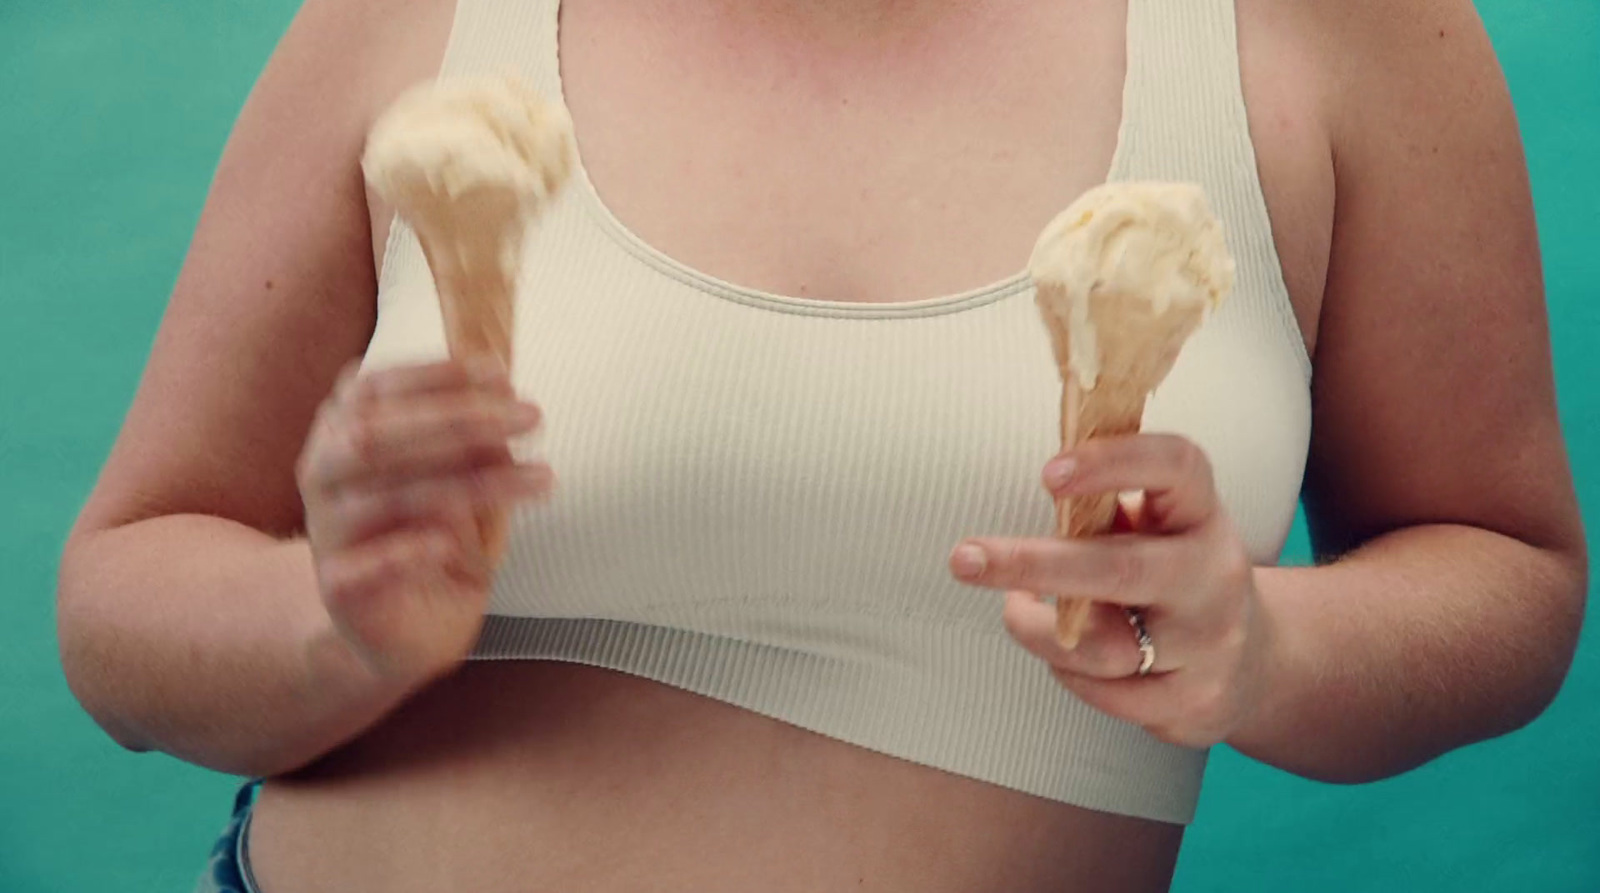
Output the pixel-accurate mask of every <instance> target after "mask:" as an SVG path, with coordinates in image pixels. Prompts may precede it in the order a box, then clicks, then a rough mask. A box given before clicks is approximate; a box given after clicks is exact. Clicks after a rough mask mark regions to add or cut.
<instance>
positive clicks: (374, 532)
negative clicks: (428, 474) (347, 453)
mask: <svg viewBox="0 0 1600 893" xmlns="http://www.w3.org/2000/svg"><path fill="white" fill-rule="evenodd" d="M554 484H555V475H554V473H553V472H552V471H551V470H550V466H548V465H546V464H544V463H542V462H540V463H532V464H528V465H513V466H506V467H499V468H484V469H476V470H472V471H465V472H458V473H455V474H449V475H441V476H437V477H432V478H424V479H422V480H417V481H411V482H409V483H406V484H403V485H400V486H396V487H383V488H373V489H363V490H352V491H349V492H347V493H345V494H342V495H341V497H340V499H339V501H338V504H337V510H338V517H339V522H338V523H339V525H340V527H341V528H342V530H343V536H342V537H340V538H341V539H342V540H343V541H345V542H352V543H354V542H362V541H364V540H367V539H371V538H373V537H377V536H381V535H384V534H386V533H388V532H390V531H392V530H395V529H398V528H402V527H408V526H413V525H415V524H417V523H419V522H429V521H432V522H438V521H440V520H441V519H452V524H451V527H452V530H453V531H454V533H456V534H457V535H458V536H459V537H461V542H462V543H463V544H466V543H476V542H477V527H476V521H475V517H476V513H477V512H480V511H485V510H490V509H501V508H508V507H510V506H512V505H514V504H516V503H519V502H525V501H528V500H532V499H538V498H541V497H544V496H546V495H548V494H549V492H550V491H551V489H553V487H554ZM463 517H464V518H465V520H464V521H463V520H461V519H462V518H463Z"/></svg>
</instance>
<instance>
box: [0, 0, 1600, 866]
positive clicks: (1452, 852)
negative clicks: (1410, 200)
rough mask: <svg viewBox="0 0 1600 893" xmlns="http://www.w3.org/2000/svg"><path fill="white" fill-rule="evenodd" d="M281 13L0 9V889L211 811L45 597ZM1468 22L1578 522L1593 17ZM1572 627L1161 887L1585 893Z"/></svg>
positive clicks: (1255, 771) (1593, 819) (1500, 2)
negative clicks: (1525, 184) (1348, 773)
mask: <svg viewBox="0 0 1600 893" xmlns="http://www.w3.org/2000/svg"><path fill="white" fill-rule="evenodd" d="M295 6H296V3H295V2H293V0H255V2H249V3H247V2H242V0H209V2H199V0H165V2H161V0H147V2H143V3H108V2H98V3H96V2H81V0H80V2H73V0H57V2H47V0H37V2H24V0H0V383H3V385H0V506H3V508H0V569H3V572H4V580H5V581H6V582H5V585H4V588H3V589H0V893H44V891H53V893H54V891H73V893H79V891H83V893H87V891H95V890H117V891H124V893H140V891H150V893H155V891H187V890H188V889H189V888H190V886H191V884H192V883H193V880H194V878H195V876H196V874H197V872H198V871H199V869H200V868H201V866H202V864H203V863H204V861H205V858H206V855H207V850H208V848H209V846H210V844H211V840H212V837H213V836H214V835H215V834H216V832H217V831H218V830H220V828H221V827H222V825H223V823H224V821H225V819H226V813H227V811H228V808H229V806H230V797H231V794H232V790H233V787H234V780H233V779H230V778H227V777H224V776H219V775H215V774H212V773H209V772H206V771H203V770H200V769H196V768H193V767H190V766H187V765H185V764H183V763H180V762H178V761H176V760H173V759H170V758H167V757H164V756H158V755H143V756H134V755H130V754H127V753H124V752H122V751H120V750H119V749H117V748H116V747H115V746H114V745H113V744H112V743H111V742H110V741H109V740H108V739H107V738H106V737H105V736H104V735H103V734H101V733H100V732H99V731H98V729H97V728H96V727H95V726H94V725H93V724H92V723H91V722H90V721H89V719H88V718H87V717H86V716H85V715H84V714H83V713H82V712H81V711H80V710H79V709H78V707H77V705H76V704H75V702H74V701H73V700H72V697H71V695H70V694H69V693H68V691H67V688H66V685H65V683H64V682H63V680H62V677H61V673H60V670H59V669H58V665H57V659H56V650H55V638H54V630H53V615H52V597H53V589H54V574H55V564H56V559H57V554H58V550H59V546H60V543H61V542H62V539H63V536H64V533H65V531H66V529H67V527H68V525H69V524H70V523H71V521H72V518H73V516H74V514H75V513H76V510H77V508H78V506H79V504H80V502H81V500H82V498H83V497H84V495H85V494H86V493H87V491H88V488H89V486H90V485H91V483H92V481H93V478H94V475H95V473H96V471H97V469H98V467H99V465H100V462H101V461H102V459H103V457H104V454H105V451H106V449H107V448H108V447H109V445H110V443H111V440H112V438H113V437H114V435H115V433H116V429H117V427H118V424H119V423H120V420H121V416H122V413H123V411H124V409H125V407H126V405H127V403H128V401H129V399H130V398H131V396H132V393H133V388H134V386H135V383H136V381H137V377H138V374H139V370H140V368H141V366H142V364H143V361H144V358H145V354H146V352H147V350H148V348H149V342H150V338H151V336H152V334H153V333H154V331H155V327H156V325H157V322H158V319H159V316H160V314H161V311H162V308H163V305H164V303H165V300H166V296H167V293H168V290H169V289H170V287H171V284H172V281H173V278H174V276H175V275H176V273H177V270H178V267H179V264H180V262H181V260H182V257H183V253H184V250H185V248H186V246H187V243H188V240H189V237H190V233H191V230H192V227H193V226H194V223H195V221H196V219H197V217H198V214H199V210H200V206H201V203H202V201H203V199H204V195H205V190H206V187H207V183H208V180H209V177H210V174H211V171H212V169H213V167H214V165H215V163H216V159H217V155H218V153H219V151H220V149H221V147H222V143H223V140H224V138H225V136H226V134H227V130H228V128H229V126H230V124H231V122H232V120H233V117H234V115H235V114H236V113H237V112H238V109H239V106H240V104H241V102H242V101H243V99H244V97H245V94H246V93H247V91H248V90H249V87H250V85H251V83H252V82H253V80H254V78H255V76H256V74H257V73H258V72H259V70H260V67H261V65H262V63H263V62H264V61H265V59H266V56H267V54H268V53H269V52H270V50H271V48H272V46H273V44H274V42H275V41H276V40H277V38H278V36H279V35H280V33H281V32H282V29H283V28H284V27H285V25H286V24H287V23H288V21H289V18H290V17H291V15H292V14H293V12H294V8H295ZM1479 8H1480V10H1481V11H1482V13H1483V15H1484V16H1485V18H1486V20H1487V21H1488V24H1489V26H1490V30H1491V33H1492V35H1493V37H1494V39H1495V43H1496V45H1497V47H1498V48H1499V51H1500V54H1501V58H1502V61H1503V63H1504V65H1505V67H1506V70H1507V74H1508V76H1509V78H1510V81H1511V86H1512V90H1513V93H1514V96H1515V99H1516V102H1517V107H1518V110H1519V113H1520V115H1521V119H1522V123H1523V129H1524V135H1525V139H1526V141H1527V147H1528V153H1529V157H1530V165H1531V169H1532V174H1533V184H1534V191H1535V196H1536V200H1537V204H1538V210H1539V220H1540V224H1541V227H1542V232H1543V238H1544V249H1545V262H1546V270H1547V274H1548V285H1549V300H1550V305H1551V310H1552V315H1553V320H1554V339H1555V348H1556V358H1557V368H1558V374H1559V377H1560V385H1561V397H1562V408H1563V413H1564V417H1565V422H1566V427H1567V431H1568V436H1569V440H1570V443H1571V449H1572V454H1573V459H1574V462H1575V465H1576V467H1577V470H1578V475H1579V482H1580V487H1581V490H1582V496H1583V501H1584V504H1585V506H1586V508H1587V509H1588V510H1589V513H1590V514H1591V515H1592V512H1593V510H1594V509H1595V508H1596V507H1597V506H1600V377H1597V375H1596V372H1595V368H1596V367H1595V365H1594V358H1593V355H1592V354H1593V350H1594V345H1596V344H1600V302H1597V301H1596V297H1597V296H1596V290H1597V285H1596V283H1597V281H1600V250H1596V248H1595V247H1594V241H1595V239H1596V237H1597V236H1600V218H1597V212H1596V209H1597V208H1600V2H1597V0H1539V2H1529V0H1483V2H1480V3H1479ZM1586 354H1587V355H1586ZM1305 555H1306V548H1305V543H1304V539H1303V536H1298V535H1297V538H1296V540H1295V542H1294V545H1293V546H1292V548H1291V558H1293V559H1295V560H1301V559H1303V558H1304V557H1305ZM1594 626H1595V625H1594V624H1591V625H1590V627H1589V630H1588V632H1587V634H1586V635H1585V637H1584V644H1583V647H1582V650H1581V652H1580V654H1579V657H1578V661H1577V665H1576V667H1575V668H1574V670H1573V672H1572V676H1571V679H1570V681H1569V682H1568V684H1567V687H1566V689H1565V690H1564V692H1563V693H1562V695H1561V697H1560V698H1559V699H1558V701H1557V702H1556V704H1555V705H1554V706H1553V707H1552V708H1551V709H1550V711H1549V712H1548V713H1547V714H1546V715H1545V716H1544V717H1543V718H1541V719H1540V720H1538V721H1537V722H1536V723H1535V724H1534V725H1532V726H1531V727H1529V728H1528V729H1526V730H1524V731H1522V732H1520V733H1518V734H1515V735H1512V736H1509V737H1507V738H1504V739H1500V740H1497V741H1494V742H1490V743H1488V744H1484V745H1480V746H1477V747H1473V748H1469V749H1467V750H1465V751H1461V752H1458V753H1455V754H1452V755H1450V756H1448V757H1446V758H1444V759H1442V760H1440V761H1438V762H1436V763H1434V764H1432V765H1430V766H1428V767H1425V768H1423V769H1421V770H1419V771H1416V772H1413V773H1411V774H1409V775H1406V776H1403V777H1401V778H1398V779H1394V780H1391V781H1387V782H1383V783H1380V784H1374V785H1368V786H1363V787H1358V788H1341V787H1331V786H1324V785H1318V784H1314V783H1310V782H1306V781H1302V780H1299V779H1295V778H1293V777H1291V776H1288V775H1286V774H1284V773H1281V772H1277V771H1275V770H1272V769H1268V768H1266V767H1263V766H1261V765H1258V764H1254V763H1251V762H1249V761H1247V760H1245V759H1243V758H1241V757H1239V756H1238V755H1236V754H1234V753H1232V752H1231V751H1226V750H1223V751H1219V752H1218V753H1217V755H1216V756H1215V758H1214V761H1213V763H1212V768H1211V772H1210V775H1209V777H1208V780H1207V787H1206V793H1205V796H1204V798H1203V800H1202V802H1201V809H1200V816H1199V820H1198V823H1197V824H1196V825H1195V827H1194V829H1193V830H1192V832H1191V834H1190V838H1189V841H1188V845H1187V847H1186V849H1185V850H1184V854H1183V858H1182V862H1181V865H1180V868H1179V879H1178V883H1177V887H1176V889H1177V890H1179V891H1181V893H1201V891H1222V890H1229V891H1255V890H1261V891H1269V890H1270V891H1276V890H1283V889H1295V890H1301V891H1334V890H1339V891H1345V890H1407V891H1443V890H1450V891H1478V890H1541V891H1562V893H1564V891H1600V746H1597V742H1600V709H1597V705H1600V643H1597V642H1596V633H1595V631H1594Z"/></svg>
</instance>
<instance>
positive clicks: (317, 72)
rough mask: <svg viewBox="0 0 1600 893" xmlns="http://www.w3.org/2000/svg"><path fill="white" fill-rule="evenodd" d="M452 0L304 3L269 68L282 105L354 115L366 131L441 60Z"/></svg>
mask: <svg viewBox="0 0 1600 893" xmlns="http://www.w3.org/2000/svg"><path fill="white" fill-rule="evenodd" d="M455 7H456V0H307V2H306V3H305V4H304V5H303V6H302V7H301V8H300V11H299V12H298V13H297V14H296V15H295V18H294V21H293V22H292V23H291V24H290V26H289V30H288V31H287V32H286V33H285V34H284V36H283V39H282V40H281V41H280V42H279V44H278V48H277V51H276V53H275V54H274V57H273V60H272V63H271V66H272V67H273V68H277V69H279V70H280V71H283V72H285V73H286V74H288V76H287V77H283V78H281V79H280V82H281V85H280V87H279V92H280V93H282V94H283V98H284V99H289V100H296V101H298V102H299V103H300V104H301V105H302V107H303V108H304V109H305V110H306V111H307V112H309V113H311V114H310V116H311V117H314V118H315V117H320V116H318V115H317V114H316V112H318V111H319V110H326V111H328V112H332V113H335V114H336V115H339V116H341V117H347V116H349V115H351V114H352V113H354V114H356V115H357V116H359V117H360V118H361V119H362V120H361V121H360V122H359V125H360V127H361V129H362V130H363V132H364V130H365V127H366V125H367V124H370V122H371V119H372V118H374V117H376V115H377V114H378V112H380V111H382V109H383V108H384V106H386V105H388V103H389V102H390V101H391V100H393V98H394V97H395V96H396V95H398V94H399V93H400V91H402V90H404V89H405V88H406V87H407V86H410V85H411V84H413V83H416V82H417V81H421V80H424V79H427V78H431V77H433V76H434V75H435V74H436V73H437V72H438V70H439V65H440V62H441V61H442V60H443V58H444V51H445V46H446V44H447V43H448V41H449V36H450V28H451V23H452V20H453V18H454V14H455Z"/></svg>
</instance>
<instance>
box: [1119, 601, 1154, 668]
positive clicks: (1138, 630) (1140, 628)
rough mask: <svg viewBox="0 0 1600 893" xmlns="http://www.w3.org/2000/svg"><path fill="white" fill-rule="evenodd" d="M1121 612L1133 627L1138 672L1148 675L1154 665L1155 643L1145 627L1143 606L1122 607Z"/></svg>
mask: <svg viewBox="0 0 1600 893" xmlns="http://www.w3.org/2000/svg"><path fill="white" fill-rule="evenodd" d="M1122 613H1123V614H1125V615H1127V617H1128V625H1129V626H1131V627H1133V638H1134V641H1135V642H1137V643H1138V644H1139V672H1138V675H1140V676H1148V675H1150V671H1151V670H1153V669H1155V665H1156V643H1155V640H1154V639H1152V638H1150V630H1148V629H1145V625H1144V609H1143V608H1123V609H1122Z"/></svg>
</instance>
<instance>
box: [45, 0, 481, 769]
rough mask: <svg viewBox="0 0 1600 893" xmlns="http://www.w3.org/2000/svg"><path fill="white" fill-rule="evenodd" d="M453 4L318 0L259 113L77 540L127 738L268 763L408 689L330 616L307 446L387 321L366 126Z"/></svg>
mask: <svg viewBox="0 0 1600 893" xmlns="http://www.w3.org/2000/svg"><path fill="white" fill-rule="evenodd" d="M451 11H452V7H451V4H449V3H447V2H443V0H422V2H409V3H379V2H375V0H311V2H308V3H307V4H306V6H305V7H304V8H303V9H302V10H301V12H300V13H299V15H298V16H297V17H296V19H295V22H294V24H293V25H292V26H291V27H290V29H289V31H288V33H287V34H286V35H285V37H284V39H283V41H282V43H281V44H280V46H279V47H278V49H277V51H276V52H275V54H274V55H273V58H272V60H271V62H270V63H269V64H268V66H267V68H266V70H265V71H264V73H263V74H262V77H261V79H260V81H259V83H258V84H257V85H256V88H255V90H254V91H253V92H252V94H251V97H250V99H249V101H248V102H247V103H246V105H245V108H244V110H243V112H242V113H241V115H240V117H239V120H238V122H237V125H236V126H235V129H234V131H233V134H232V135H231V137H230V139H229V141H228V145H227V148H226V150H225V152H224V154H223V157H222V160H221V163H220V165H219V167H218V170H217V172H216V177H215V180H214V182H213V184H212V188H211V192H210V195H209V197H208V199H207V201H206V206H205V210H204V212H203V214H202V216H201V220H200V224H199V227H198V229H197V231H196V233H195V236H194V241H193V244H192V246H191V248H190V252H189V256H188V259H187V260H186V262H185V264H184V268H183V271H182V274H181V275H180V277H179V279H178V282H177V285H176V287H175V289H174V292H173V294H172V298H171V302H170V304H169V307H168V310H167V313H166V316H165V318H164V320H163V322H162V325H161V329H160V332H159V334H158V336H157V338H156V341H155V344H154V347H153V350H152V353H151V356H150V361H149V364H148V366H147V367H146V370H145V373H144V377H143V380H142V381H141V383H140V387H139V390H138V394H137V396H136V397H135V400H134V403H133V406H132V408H131V410H130V412H129V414H128V417H127V419H126V422H125V424H124V427H123V430H122V432H121V434H120V436H119V438H118V440H117V443H116V446H115V447H114V449H113V451H112V454H111V456H110V458H109V460H108V462H107V464H106V467H105V469H104V471H103V473H102V476H101V478H100V480H99V482H98V483H97V485H96V487H95V490H94V492H93V494H92V495H91V497H90V499H89V501H88V504H87V505H86V506H85V508H84V510H83V512H82V514H81V516H80V518H79V520H78V523H77V525H76V527H75V528H74V530H73V533H72V535H71V537H70V539H69V541H68V544H67V546H66V549H65V552H64V554H63V557H62V562H61V572H60V581H59V591H58V617H59V630H60V640H61V650H62V659H63V664H64V667H65V670H66V674H67V679H68V681H69V683H70V684H71V686H72V689H73V691H74V693H75V694H76V695H77V696H78V698H79V699H80V700H81V701H82V703H83V704H84V706H85V708H86V709H88V711H89V712H90V713H91V714H92V715H93V716H94V717H95V719H96V720H97V721H98V722H99V723H100V724H101V725H102V726H103V727H104V728H105V729H106V730H107V731H108V732H109V733H111V735H112V736H113V737H115V738H116V739H117V740H118V741H119V742H121V743H123V744H124V745H125V746H128V747H130V748H133V749H137V750H143V749H151V748H159V749H161V750H165V751H168V752H170V753H173V754H176V755H178V756H180V757H183V758H184V759H188V760H191V761H193V762H196V763H200V764H202V765H206V766H210V767H212V768H216V769H220V770H224V771H230V772H236V773H241V774H273V773H277V772H281V771H284V770H287V769H290V768H293V767H295V766H297V765H300V764H302V763H304V762H306V761H308V760H310V759H312V758H313V757H315V756H316V755H318V754H320V753H322V752H324V751H326V750H328V749H330V748H331V747H333V746H335V745H336V744H338V743H339V742H341V741H343V740H345V739H346V738H348V737H350V736H351V735H353V734H355V733H356V732H358V731H359V730H360V729H362V728H364V727H365V726H366V725H368V724H370V723H371V722H373V721H375V720H376V719H377V718H378V717H379V716H381V715H382V714H383V713H384V712H385V711H386V710H388V709H389V708H390V707H391V706H392V705H393V704H394V703H395V702H396V701H397V700H398V699H399V698H400V697H401V696H403V694H404V692H403V691H397V690H395V689H394V688H393V687H392V686H387V685H384V684H382V683H380V682H378V681H377V680H376V679H375V678H374V677H373V676H372V674H370V673H369V672H368V671H367V670H366V668H365V667H364V665H363V663H362V662H361V661H360V660H359V659H357V658H356V657H355V656H354V655H353V654H351V653H350V652H349V649H348V648H346V647H345V646H344V645H343V644H342V640H341V639H340V638H339V637H338V636H337V635H334V634H333V632H332V628H331V624H330V622H329V617H328V614H327V612H326V611H325V610H324V609H323V607H322V602H321V599H320V596H319V594H318V591H317V586H316V581H315V577H314V574H313V570H312V562H311V556H310V551H309V548H308V546H307V545H306V543H305V542H304V541H303V540H296V539H294V537H296V536H297V535H298V534H299V532H300V531H301V529H302V509H301V502H300V496H299V493H298V492H297V489H296V482H295V463H296V460H297V457H298V454H299V452H300V450H301V447H302V444H303V443H304V441H305V438H306V435H307V432H308V430H309V429H310V427H311V424H312V419H313V416H314V415H315V413H316V410H317V407H318V405H319V404H320V403H321V402H322V400H323V399H324V397H326V396H327V394H328V393H329V391H330V389H331V388H332V386H333V383H334V380H335V378H336V376H337V375H338V371H339V369H340V368H341V367H342V366H344V365H345V364H346V363H347V362H348V361H349V360H350V359H351V358H353V357H357V356H359V355H360V354H361V353H362V351H363V350H364V349H365V346H366V343H367V340H368V339H369V337H370V335H371V332H372V328H373V325H374V314H375V307H374V294H375V291H376V283H375V273H374V265H373V257H372V250H371V245H372V242H371V226H370V225H369V216H368V208H367V204H366V201H365V198H364V195H363V187H362V180H361V174H360V170H359V166H358V159H359V156H360V152H361V148H362V144H363V140H364V137H365V132H366V127H367V124H368V122H369V121H370V120H371V118H372V116H373V115H374V114H375V113H376V112H377V111H378V110H379V109H381V108H382V106H383V105H384V104H385V103H386V102H387V101H388V100H389V98H391V97H392V96H393V95H394V94H396V93H397V92H398V91H399V90H401V89H403V88H404V87H405V86H407V85H408V84H410V83H411V82H414V81H416V80H420V79H423V78H425V77H429V76H431V75H432V73H433V72H434V71H435V70H436V68H437V62H438V60H439V58H440V56H441V54H442V51H443V45H442V42H443V38H444V35H445V34H447V33H448V28H449V16H450V15H451Z"/></svg>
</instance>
